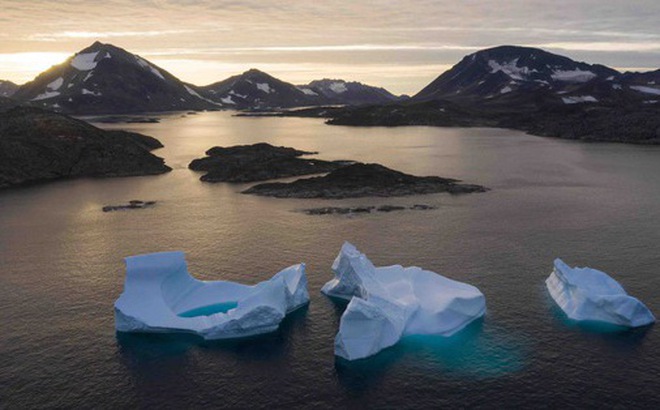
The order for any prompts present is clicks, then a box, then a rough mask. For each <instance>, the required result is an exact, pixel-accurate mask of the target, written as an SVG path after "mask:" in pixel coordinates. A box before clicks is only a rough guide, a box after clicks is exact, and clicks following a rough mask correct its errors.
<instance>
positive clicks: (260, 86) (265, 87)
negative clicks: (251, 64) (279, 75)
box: [257, 83, 275, 94]
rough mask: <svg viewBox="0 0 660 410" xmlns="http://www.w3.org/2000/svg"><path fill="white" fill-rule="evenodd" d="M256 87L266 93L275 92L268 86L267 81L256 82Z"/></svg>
mask: <svg viewBox="0 0 660 410" xmlns="http://www.w3.org/2000/svg"><path fill="white" fill-rule="evenodd" d="M257 88H258V89H260V90H261V91H263V92H265V93H266V94H270V93H273V92H275V90H274V89H272V88H270V85H269V84H268V83H257Z"/></svg>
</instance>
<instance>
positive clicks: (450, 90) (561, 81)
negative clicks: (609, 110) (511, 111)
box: [413, 46, 621, 104]
mask: <svg viewBox="0 0 660 410" xmlns="http://www.w3.org/2000/svg"><path fill="white" fill-rule="evenodd" d="M620 76H621V73H619V72H618V71H616V70H614V69H611V68H609V67H606V66H603V65H599V64H587V63H582V62H577V61H574V60H571V59H570V58H568V57H564V56H560V55H556V54H552V53H549V52H547V51H544V50H540V49H536V48H529V47H517V46H500V47H495V48H490V49H486V50H481V51H478V52H476V53H474V54H470V55H468V56H466V57H464V58H463V59H462V60H461V61H460V62H459V63H458V64H456V65H455V66H454V67H452V68H451V69H450V70H449V71H446V72H445V73H443V74H442V75H440V76H439V77H438V78H437V79H435V80H434V81H433V82H431V83H430V84H429V85H428V86H426V87H425V88H424V89H422V91H420V92H419V93H418V94H416V95H415V96H414V97H413V101H428V100H438V99H445V100H454V101H470V100H481V101H487V100H493V101H500V100H501V101H511V100H513V99H516V98H520V97H522V98H525V99H538V98H548V99H553V98H554V99H562V100H563V101H564V102H565V103H567V104H570V103H578V102H596V101H598V97H597V96H594V95H590V94H585V93H584V90H583V88H584V86H585V85H587V84H594V83H596V82H602V81H613V80H615V79H617V78H619V77H620Z"/></svg>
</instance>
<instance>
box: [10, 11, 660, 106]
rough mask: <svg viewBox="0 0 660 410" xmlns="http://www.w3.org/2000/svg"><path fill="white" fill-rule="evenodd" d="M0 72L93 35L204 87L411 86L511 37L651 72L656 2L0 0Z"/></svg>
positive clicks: (57, 56)
mask: <svg viewBox="0 0 660 410" xmlns="http://www.w3.org/2000/svg"><path fill="white" fill-rule="evenodd" d="M0 10H2V11H1V12H0V27H2V28H3V30H2V31H1V32H0V79H7V80H12V81H14V82H17V83H23V82H26V81H29V80H31V79H32V78H34V77H35V76H36V75H37V74H38V73H39V72H41V71H43V70H44V69H46V68H48V67H50V66H51V65H53V64H57V63H60V62H62V61H64V60H65V59H66V58H67V57H68V56H69V55H71V54H73V53H75V52H76V51H79V50H80V49H82V48H84V47H87V46H89V45H90V44H91V43H92V42H94V41H95V40H99V41H102V42H107V43H112V44H114V45H116V46H119V47H122V48H125V49H127V50H128V51H130V52H133V53H136V54H139V55H141V56H143V57H145V58H148V59H150V60H151V61H153V62H154V63H155V64H158V65H159V66H161V67H163V68H164V69H166V70H168V71H170V72H171V73H172V74H174V75H176V76H177V77H179V78H181V79H182V80H184V81H188V82H191V83H193V84H198V85H205V84H209V83H212V82H215V81H219V80H222V79H224V78H226V77H228V76H230V75H234V74H237V73H240V72H242V71H245V70H247V69H249V68H258V69H260V70H263V71H266V72H268V73H270V74H272V75H274V76H276V77H279V78H281V79H283V80H285V81H289V82H293V83H306V82H309V81H311V80H314V79H320V78H324V77H330V78H343V79H346V80H357V81H362V82H365V83H368V84H372V85H379V86H384V87H386V88H388V89H389V90H391V91H392V92H395V93H408V94H413V93H415V92H417V91H419V90H420V89H421V88H422V87H423V86H425V85H426V84H427V83H428V82H430V81H431V80H433V79H434V78H435V77H437V76H438V75H439V74H441V73H442V72H443V71H445V70H447V69H448V68H450V67H451V66H452V65H454V64H456V63H457V62H458V61H459V60H460V59H461V58H462V57H463V56H464V55H466V54H469V53H472V52H474V51H477V50H479V49H482V48H486V47H491V46H496V45H501V44H518V45H526V46H534V47H541V48H544V49H546V50H548V51H552V52H555V53H558V54H563V55H567V56H569V57H571V58H574V59H577V60H580V61H587V62H590V63H601V64H606V65H609V66H611V67H614V68H617V69H620V70H651V69H657V68H660V24H658V22H659V21H660V1H657V0H636V1H633V2H631V1H621V0H570V1H569V0H557V1H555V2H552V3H548V2H547V1H538V0H510V1H505V0H499V1H498V0H482V1H474V0H465V1H461V2H455V1H445V0H412V1H409V2H400V1H394V0H370V1H355V2H346V1H339V0H326V1H323V2H309V1H308V0H305V1H300V0H289V1H284V0H280V1H268V0H243V1H236V0H108V1H103V2H96V1H94V2H91V1H84V0H59V1H57V2H56V1H44V0H32V1H23V0H0Z"/></svg>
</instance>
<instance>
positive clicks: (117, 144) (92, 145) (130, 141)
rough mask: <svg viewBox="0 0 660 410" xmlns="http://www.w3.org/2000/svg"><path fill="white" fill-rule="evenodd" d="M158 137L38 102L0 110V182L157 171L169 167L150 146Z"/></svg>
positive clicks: (1, 185)
mask: <svg viewBox="0 0 660 410" xmlns="http://www.w3.org/2000/svg"><path fill="white" fill-rule="evenodd" d="M160 147H162V144H161V143H160V141H158V140H157V139H155V138H152V137H148V136H146V135H142V134H137V133H133V132H126V131H105V130H102V129H99V128H96V127H94V126H93V125H90V124H88V123H86V122H84V121H80V120H76V119H74V118H71V117H68V116H66V115H62V114H57V113H54V112H51V111H45V110H41V109H38V108H27V107H17V108H13V109H10V110H8V111H7V112H4V113H0V188H7V187H12V186H18V185H23V184H29V183H35V182H41V181H48V180H55V179H61V178H75V177H123V176H137V175H156V174H162V173H165V172H168V171H171V168H170V167H168V166H166V165H165V163H164V161H163V159H162V158H159V157H157V156H155V155H153V154H152V153H151V152H150V151H152V150H154V149H156V148H160Z"/></svg>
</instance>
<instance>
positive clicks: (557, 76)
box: [550, 68, 597, 83]
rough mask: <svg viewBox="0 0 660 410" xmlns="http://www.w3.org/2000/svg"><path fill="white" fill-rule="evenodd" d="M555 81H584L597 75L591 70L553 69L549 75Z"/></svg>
mask: <svg viewBox="0 0 660 410" xmlns="http://www.w3.org/2000/svg"><path fill="white" fill-rule="evenodd" d="M550 77H552V79H553V80H555V81H564V82H567V83H586V82H587V81H589V80H591V79H593V78H595V77H597V74H596V73H594V72H591V71H584V70H580V69H579V68H576V69H575V70H555V71H553V73H552V74H551V75H550Z"/></svg>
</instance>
